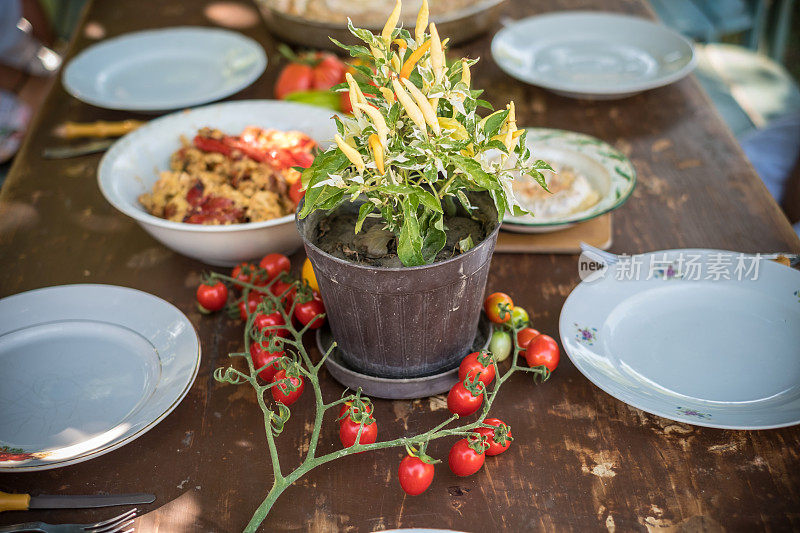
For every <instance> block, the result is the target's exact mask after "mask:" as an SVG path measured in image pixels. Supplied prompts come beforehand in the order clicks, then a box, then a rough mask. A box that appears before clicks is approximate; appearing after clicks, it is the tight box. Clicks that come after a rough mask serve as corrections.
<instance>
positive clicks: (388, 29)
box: [381, 0, 403, 46]
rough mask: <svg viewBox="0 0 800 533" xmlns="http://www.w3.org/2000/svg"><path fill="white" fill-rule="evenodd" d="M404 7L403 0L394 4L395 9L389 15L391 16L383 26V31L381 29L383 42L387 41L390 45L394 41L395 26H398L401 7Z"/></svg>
mask: <svg viewBox="0 0 800 533" xmlns="http://www.w3.org/2000/svg"><path fill="white" fill-rule="evenodd" d="M402 7H403V2H402V0H397V2H396V3H395V4H394V9H393V10H392V14H391V15H389V18H388V19H387V20H386V24H385V25H384V26H383V31H381V38H382V39H383V42H385V43H386V45H387V46H388V45H389V43H390V42H392V32H393V31H394V28H395V27H396V26H397V21H399V20H400V9H401V8H402Z"/></svg>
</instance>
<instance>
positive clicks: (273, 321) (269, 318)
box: [253, 311, 289, 337]
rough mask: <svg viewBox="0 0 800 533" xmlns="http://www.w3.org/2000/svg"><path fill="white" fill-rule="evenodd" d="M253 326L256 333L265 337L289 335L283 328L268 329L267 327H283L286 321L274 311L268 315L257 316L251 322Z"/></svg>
mask: <svg viewBox="0 0 800 533" xmlns="http://www.w3.org/2000/svg"><path fill="white" fill-rule="evenodd" d="M253 324H254V325H255V327H256V328H258V331H260V332H261V333H263V334H264V335H266V336H267V337H269V336H271V335H277V336H278V337H286V336H287V335H289V332H288V331H287V330H285V329H283V328H268V326H285V325H286V321H285V320H284V319H283V315H281V314H280V313H279V312H277V311H275V312H274V313H270V314H268V315H265V314H259V315H258V316H256V318H255V320H253Z"/></svg>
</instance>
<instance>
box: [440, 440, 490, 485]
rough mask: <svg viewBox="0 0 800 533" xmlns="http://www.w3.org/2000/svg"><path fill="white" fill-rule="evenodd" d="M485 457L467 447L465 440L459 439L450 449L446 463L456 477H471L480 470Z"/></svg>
mask: <svg viewBox="0 0 800 533" xmlns="http://www.w3.org/2000/svg"><path fill="white" fill-rule="evenodd" d="M484 461H486V455H484V454H483V453H478V452H476V451H475V450H473V449H472V448H470V447H469V443H468V442H467V439H461V440H459V441H458V442H456V443H455V444H453V447H452V448H450V454H449V455H448V456H447V462H448V464H449V465H450V470H452V472H453V473H454V474H455V475H457V476H471V475H472V474H474V473H475V472H477V471H478V470H480V469H481V467H482V466H483V463H484Z"/></svg>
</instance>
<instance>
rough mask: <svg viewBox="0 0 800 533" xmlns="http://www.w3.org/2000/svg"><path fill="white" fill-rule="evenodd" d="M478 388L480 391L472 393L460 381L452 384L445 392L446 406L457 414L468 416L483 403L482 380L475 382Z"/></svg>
mask: <svg viewBox="0 0 800 533" xmlns="http://www.w3.org/2000/svg"><path fill="white" fill-rule="evenodd" d="M476 385H477V387H478V390H480V391H481V392H480V393H479V394H478V395H477V396H475V395H473V394H472V393H471V392H470V391H469V390H468V389H467V388H466V387H465V386H464V384H463V383H462V382H460V381H459V382H458V383H456V384H455V385H453V388H452V389H450V392H448V393H447V408H448V409H450V411H451V412H453V413H455V414H457V415H459V416H468V415H471V414H472V413H474V412H475V411H477V410H478V409H479V408H480V406H481V405H482V404H483V390H484V389H483V382H481V381H478V382H476Z"/></svg>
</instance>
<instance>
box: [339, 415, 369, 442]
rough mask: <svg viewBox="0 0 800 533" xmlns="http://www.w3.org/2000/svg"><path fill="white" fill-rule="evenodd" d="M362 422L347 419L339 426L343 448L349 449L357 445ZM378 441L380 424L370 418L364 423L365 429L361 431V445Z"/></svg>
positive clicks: (350, 418)
mask: <svg viewBox="0 0 800 533" xmlns="http://www.w3.org/2000/svg"><path fill="white" fill-rule="evenodd" d="M360 426H361V422H356V421H355V420H353V418H352V417H349V416H348V417H347V418H345V419H343V420H342V422H341V423H340V424H339V440H340V441H342V446H344V447H345V448H349V447H350V446H352V445H353V444H355V443H356V437H357V436H358V428H359V427H360ZM377 439H378V423H377V422H375V419H374V418H372V417H370V418H369V419H368V420H367V421H366V422H364V429H363V430H361V438H360V439H359V440H358V442H359V444H372V443H373V442H375V441H376V440H377Z"/></svg>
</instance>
